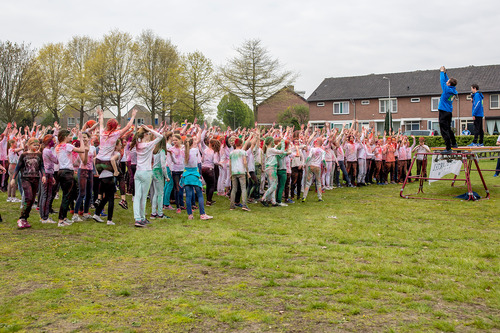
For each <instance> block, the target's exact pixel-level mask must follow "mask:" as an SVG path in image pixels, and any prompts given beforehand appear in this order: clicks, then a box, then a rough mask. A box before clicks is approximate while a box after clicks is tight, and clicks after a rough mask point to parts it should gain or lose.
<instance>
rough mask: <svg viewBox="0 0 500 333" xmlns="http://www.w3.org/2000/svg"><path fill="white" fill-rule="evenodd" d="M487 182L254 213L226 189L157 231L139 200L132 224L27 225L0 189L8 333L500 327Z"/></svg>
mask: <svg viewBox="0 0 500 333" xmlns="http://www.w3.org/2000/svg"><path fill="white" fill-rule="evenodd" d="M495 162H496V161H484V162H481V166H482V167H483V168H484V169H492V168H494V166H495ZM485 177H486V180H487V184H488V187H489V190H490V193H491V199H490V200H480V201H477V202H467V201H461V200H458V199H451V198H452V196H453V195H458V194H462V193H464V192H466V189H465V188H464V187H463V183H462V184H457V186H456V187H455V188H452V187H450V183H449V182H437V183H433V184H432V185H431V186H428V185H427V184H426V185H425V187H424V191H425V196H429V197H435V198H449V199H451V200H449V201H430V200H406V199H401V198H399V190H400V186H399V185H388V186H369V187H365V188H354V189H351V188H342V189H334V190H332V191H327V193H325V194H324V199H325V201H324V202H322V203H319V202H317V201H316V198H315V193H314V192H311V193H310V195H309V197H308V202H307V203H305V204H302V203H296V204H294V205H290V206H289V207H286V208H281V207H276V208H264V207H262V206H260V205H251V206H250V208H251V209H252V212H243V211H241V210H237V211H229V203H228V201H227V199H225V198H221V197H217V198H216V200H217V203H216V204H215V205H214V206H212V207H209V208H208V209H207V211H208V213H209V214H210V215H214V216H215V218H214V220H211V221H201V220H199V219H198V218H197V216H196V214H195V220H192V221H189V220H188V219H187V215H186V213H185V212H184V213H183V214H179V215H178V214H175V213H169V215H170V216H172V217H173V218H172V219H171V220H166V221H158V222H153V224H152V225H151V226H150V227H148V228H145V229H137V228H134V227H133V219H132V203H131V201H130V197H129V206H130V207H131V208H130V209H129V210H128V211H124V210H123V209H121V208H120V207H118V206H117V205H116V206H117V208H116V211H115V215H116V217H115V218H114V222H116V223H117V225H116V226H106V225H104V224H99V223H94V222H90V221H87V222H83V223H77V224H75V225H72V226H70V227H66V228H57V226H55V225H42V224H40V223H39V222H38V216H37V214H36V212H35V211H33V212H32V216H31V218H30V221H31V224H32V226H33V227H32V228H31V229H29V230H17V228H16V224H15V222H16V220H17V218H18V214H19V211H18V208H19V206H18V204H14V203H6V202H5V199H6V196H5V194H0V202H1V205H0V207H1V213H2V217H3V219H4V222H3V223H0V236H1V237H2V241H1V242H0V332H17V331H47V332H59V331H60V332H71V331H73V332H79V331H85V332H87V331H89V332H103V331H119V332H153V331H167V332H181V331H188V330H193V331H203V332H217V331H220V332H223V331H244V332H255V331H269V332H276V331H278V332H287V331H301V332H322V331H376V332H414V331H436V332H464V331H465V332H472V331H485V332H486V331H499V330H500V290H499V285H500V283H499V282H500V278H499V277H500V265H499V263H500V261H499V256H500V223H499V219H500V218H499V216H500V207H499V204H500V190H499V187H500V179H499V178H500V177H499V178H493V177H492V172H485ZM473 180H474V182H473V183H474V190H475V191H476V192H478V193H479V194H483V193H484V191H483V190H482V189H481V187H480V186H479V181H478V177H477V176H476V175H475V176H474V178H473ZM416 190H417V185H416V184H410V185H409V187H408V189H407V190H405V193H415V192H416ZM58 204H59V202H57V203H56V207H57V206H58ZM332 216H336V218H332Z"/></svg>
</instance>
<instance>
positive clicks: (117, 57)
mask: <svg viewBox="0 0 500 333" xmlns="http://www.w3.org/2000/svg"><path fill="white" fill-rule="evenodd" d="M104 46H105V48H106V56H107V63H108V65H109V67H108V72H107V75H108V80H107V83H108V85H109V86H108V91H109V99H110V101H111V105H113V106H115V107H116V109H117V116H116V117H117V120H118V123H121V120H122V115H121V110H122V109H123V108H124V106H125V105H127V104H128V102H130V100H131V99H132V98H133V92H134V76H133V75H134V44H133V42H132V36H131V35H130V34H129V33H126V32H120V31H118V30H113V31H111V32H110V33H109V34H107V35H105V36H104Z"/></svg>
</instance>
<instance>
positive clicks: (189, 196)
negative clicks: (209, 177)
mask: <svg viewBox="0 0 500 333" xmlns="http://www.w3.org/2000/svg"><path fill="white" fill-rule="evenodd" d="M184 189H185V190H186V209H187V213H188V215H191V214H193V209H192V206H193V198H194V192H195V191H196V195H197V196H198V207H199V209H200V215H204V214H205V206H204V205H203V200H204V199H203V191H202V190H201V187H199V186H193V185H185V186H184Z"/></svg>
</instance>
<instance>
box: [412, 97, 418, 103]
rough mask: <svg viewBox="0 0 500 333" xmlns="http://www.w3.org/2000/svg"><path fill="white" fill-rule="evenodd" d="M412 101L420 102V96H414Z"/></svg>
mask: <svg viewBox="0 0 500 333" xmlns="http://www.w3.org/2000/svg"><path fill="white" fill-rule="evenodd" d="M410 102H411V103H420V97H414V98H412V99H410Z"/></svg>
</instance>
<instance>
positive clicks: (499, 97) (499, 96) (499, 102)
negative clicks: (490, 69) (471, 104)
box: [490, 94, 500, 110]
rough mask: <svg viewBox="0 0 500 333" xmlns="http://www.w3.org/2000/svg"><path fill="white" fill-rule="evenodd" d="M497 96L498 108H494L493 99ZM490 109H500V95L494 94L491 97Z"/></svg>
mask: <svg viewBox="0 0 500 333" xmlns="http://www.w3.org/2000/svg"><path fill="white" fill-rule="evenodd" d="M493 96H495V97H496V104H497V105H496V106H493V100H492V97H493ZM490 109H493V110H495V109H500V95H499V94H492V95H490Z"/></svg>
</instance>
